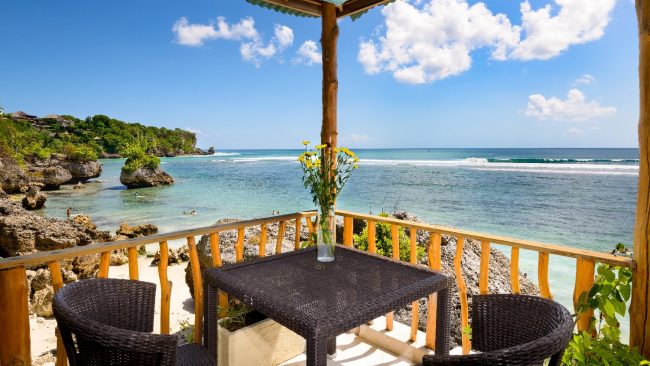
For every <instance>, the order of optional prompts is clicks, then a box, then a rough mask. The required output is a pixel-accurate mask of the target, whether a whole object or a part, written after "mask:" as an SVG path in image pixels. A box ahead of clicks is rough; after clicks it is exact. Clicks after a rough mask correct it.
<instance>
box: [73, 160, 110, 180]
mask: <svg viewBox="0 0 650 366" xmlns="http://www.w3.org/2000/svg"><path fill="white" fill-rule="evenodd" d="M63 167H64V168H66V169H67V170H68V171H69V172H70V174H71V175H72V178H71V179H70V180H68V181H67V182H66V183H68V184H76V183H79V182H81V183H85V182H87V181H88V180H89V179H93V178H97V177H99V176H101V175H102V164H101V163H100V162H99V161H85V162H79V161H66V162H64V163H63Z"/></svg>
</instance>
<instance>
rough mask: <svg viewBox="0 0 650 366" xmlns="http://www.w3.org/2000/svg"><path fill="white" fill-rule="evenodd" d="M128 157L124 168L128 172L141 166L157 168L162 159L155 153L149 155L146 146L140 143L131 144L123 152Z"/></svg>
mask: <svg viewBox="0 0 650 366" xmlns="http://www.w3.org/2000/svg"><path fill="white" fill-rule="evenodd" d="M120 153H121V155H122V156H123V157H125V158H126V162H125V163H124V167H123V168H122V170H123V171H124V172H126V173H132V172H134V171H136V170H138V169H140V168H149V169H152V170H153V169H156V168H158V167H159V166H160V159H159V158H158V157H156V156H153V155H147V154H146V152H145V150H144V148H142V147H141V146H140V145H131V146H129V147H127V148H125V149H123V150H122V151H121V152H120Z"/></svg>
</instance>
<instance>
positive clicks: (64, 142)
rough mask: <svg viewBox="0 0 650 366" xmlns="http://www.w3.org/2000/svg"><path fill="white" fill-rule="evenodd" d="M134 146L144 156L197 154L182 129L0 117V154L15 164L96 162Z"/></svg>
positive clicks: (192, 137)
mask: <svg viewBox="0 0 650 366" xmlns="http://www.w3.org/2000/svg"><path fill="white" fill-rule="evenodd" d="M135 144H138V145H140V146H141V147H142V148H143V149H144V151H145V153H146V154H149V155H155V156H170V155H177V154H191V153H194V152H195V151H196V147H195V145H196V135H195V134H193V133H191V132H188V131H184V130H181V129H178V128H177V129H174V130H170V129H167V128H164V127H163V128H158V127H149V126H143V125H141V124H139V123H126V122H122V121H119V120H116V119H112V118H109V117H107V116H103V115H97V116H93V117H88V118H86V119H84V120H81V119H77V118H75V117H72V116H59V118H40V119H36V120H33V121H29V120H21V119H15V118H12V117H11V116H10V115H7V114H4V115H0V154H2V155H4V156H9V157H12V158H14V159H15V160H16V161H17V162H19V163H21V162H23V161H29V160H31V159H34V158H36V159H47V158H49V157H50V156H51V155H52V154H54V153H63V154H66V155H68V156H69V158H70V159H72V160H76V161H90V160H97V158H98V157H99V156H101V155H102V154H115V155H124V151H125V150H126V149H127V148H129V147H130V146H133V145H135Z"/></svg>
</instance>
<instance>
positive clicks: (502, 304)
mask: <svg viewBox="0 0 650 366" xmlns="http://www.w3.org/2000/svg"><path fill="white" fill-rule="evenodd" d="M574 325H575V324H574V321H573V317H572V316H571V314H570V313H569V311H568V310H567V309H566V308H564V306H562V305H560V304H558V303H556V302H554V301H552V300H548V299H543V298H541V297H537V296H527V295H509V294H508V295H478V296H473V297H472V347H473V349H475V350H476V351H478V352H480V353H477V354H472V355H467V356H447V357H439V356H431V357H428V356H427V357H426V359H425V361H424V362H423V364H424V365H512V366H518V365H522V366H523V365H526V366H528V365H541V364H542V363H543V362H544V361H545V360H546V359H549V358H550V359H551V362H550V363H549V365H551V366H554V365H559V362H560V361H561V358H562V355H563V354H564V349H565V348H566V346H567V344H568V343H569V341H570V339H571V335H572V333H573V328H574Z"/></svg>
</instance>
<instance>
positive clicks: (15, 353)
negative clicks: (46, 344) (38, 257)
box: [0, 266, 32, 365]
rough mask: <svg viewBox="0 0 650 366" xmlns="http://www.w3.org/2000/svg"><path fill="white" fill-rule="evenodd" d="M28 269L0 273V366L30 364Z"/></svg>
mask: <svg viewBox="0 0 650 366" xmlns="http://www.w3.org/2000/svg"><path fill="white" fill-rule="evenodd" d="M27 289H28V288H27V271H26V269H25V267H22V266H21V267H14V268H10V269H3V270H0V329H2V331H0V365H31V364H32V356H31V342H30V334H29V332H30V330H29V309H28V308H29V301H28V299H27Z"/></svg>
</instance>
